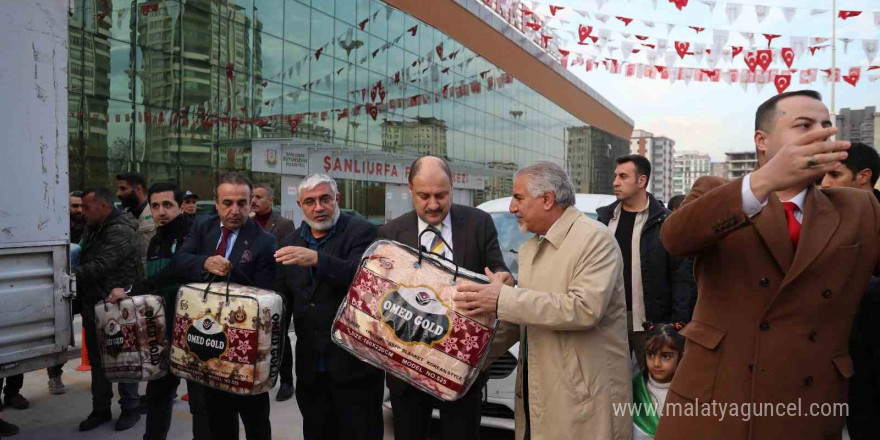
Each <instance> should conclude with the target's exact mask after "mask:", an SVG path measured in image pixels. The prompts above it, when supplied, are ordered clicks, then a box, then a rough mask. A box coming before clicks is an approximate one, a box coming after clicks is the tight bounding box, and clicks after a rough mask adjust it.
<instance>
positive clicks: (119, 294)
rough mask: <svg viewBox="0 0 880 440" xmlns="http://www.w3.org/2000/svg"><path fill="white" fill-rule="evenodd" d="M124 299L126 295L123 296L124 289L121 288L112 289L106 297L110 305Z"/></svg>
mask: <svg viewBox="0 0 880 440" xmlns="http://www.w3.org/2000/svg"><path fill="white" fill-rule="evenodd" d="M126 297H128V295H126V294H125V289H123V288H122V287H114V288H113V289H112V290H110V295H107V301H108V302H109V303H111V304H116V303H118V302H119V301H121V300H122V299H123V298H126Z"/></svg>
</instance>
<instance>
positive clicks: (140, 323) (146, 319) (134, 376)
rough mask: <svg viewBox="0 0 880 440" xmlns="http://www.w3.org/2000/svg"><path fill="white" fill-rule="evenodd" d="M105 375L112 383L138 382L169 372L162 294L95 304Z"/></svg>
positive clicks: (96, 323)
mask: <svg viewBox="0 0 880 440" xmlns="http://www.w3.org/2000/svg"><path fill="white" fill-rule="evenodd" d="M95 321H96V322H95V325H96V327H95V328H96V329H97V332H96V333H97V335H98V342H99V344H98V345H99V347H100V350H101V362H102V364H103V367H104V375H105V376H107V380H110V381H112V382H141V381H148V380H153V379H157V378H159V377H162V376H164V375H165V374H167V373H168V342H167V341H168V340H167V338H166V337H165V301H164V300H163V299H162V297H161V296H156V295H142V296H135V297H130V298H123V299H122V300H121V301H119V302H118V303H116V304H111V303H108V302H100V303H98V304H97V305H96V306H95Z"/></svg>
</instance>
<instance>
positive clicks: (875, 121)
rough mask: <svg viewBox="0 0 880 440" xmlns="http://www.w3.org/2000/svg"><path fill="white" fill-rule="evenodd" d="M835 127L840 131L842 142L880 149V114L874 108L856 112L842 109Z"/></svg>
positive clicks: (838, 136) (839, 135)
mask: <svg viewBox="0 0 880 440" xmlns="http://www.w3.org/2000/svg"><path fill="white" fill-rule="evenodd" d="M835 126H836V127H837V128H838V129H840V133H839V134H838V135H837V138H838V139H840V140H845V141H850V142H862V143H864V144H867V145H870V146H872V147H874V148H880V113H878V112H877V108H876V107H874V106H870V107H865V108H863V109H855V110H853V109H848V108H842V109H840V111H839V112H838V113H837V116H836V124H835Z"/></svg>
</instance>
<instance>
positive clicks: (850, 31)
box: [536, 0, 880, 161]
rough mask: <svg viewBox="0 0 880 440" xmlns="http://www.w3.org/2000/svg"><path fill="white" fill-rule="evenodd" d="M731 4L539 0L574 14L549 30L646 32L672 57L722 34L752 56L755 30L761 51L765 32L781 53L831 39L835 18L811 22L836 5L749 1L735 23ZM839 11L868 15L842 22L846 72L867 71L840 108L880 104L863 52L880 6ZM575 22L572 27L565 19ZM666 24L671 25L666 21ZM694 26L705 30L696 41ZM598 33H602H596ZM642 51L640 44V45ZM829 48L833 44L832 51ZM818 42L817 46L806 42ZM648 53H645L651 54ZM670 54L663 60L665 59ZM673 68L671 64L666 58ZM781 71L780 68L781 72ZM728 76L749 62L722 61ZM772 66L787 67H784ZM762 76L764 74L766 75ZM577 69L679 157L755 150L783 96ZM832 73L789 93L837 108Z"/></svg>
mask: <svg viewBox="0 0 880 440" xmlns="http://www.w3.org/2000/svg"><path fill="white" fill-rule="evenodd" d="M726 3H728V2H726V1H723V0H718V1H717V5H716V7H715V10H714V12H710V10H709V7H708V6H707V5H705V4H704V3H703V2H702V1H701V0H689V1H688V5H687V6H685V7H684V8H683V10H682V11H678V10H677V9H676V8H675V6H674V5H673V4H671V3H669V0H657V7H656V9H655V8H654V6H653V3H652V0H607V1H606V2H605V4H604V6H603V7H602V8H601V9H597V3H596V1H595V0H540V1H538V2H537V6H536V8H537V10H538V11H539V12H540V13H542V15H548V14H549V8H548V6H547V5H549V4H554V5H558V6H566V7H567V8H566V9H565V10H563V11H560V12H558V13H557V16H558V18H557V19H554V20H551V21H550V22H549V23H548V24H549V25H550V26H553V27H558V28H561V29H565V30H568V31H573V32H575V33H577V27H578V24H584V25H590V26H593V27H594V29H599V28H605V29H610V30H612V39H613V41H612V42H610V43H609V46H618V47H619V45H620V42H621V40H622V37H621V35H620V34H619V33H618V32H627V33H632V34H634V35H646V36H650V37H651V39H650V40H648V42H650V43H653V42H655V41H656V38H665V39H668V40H669V48H670V49H669V50H671V51H674V48H673V44H674V41H676V40H680V41H688V42H691V43H692V44H693V43H705V44H706V46H707V47H711V45H712V38H713V33H712V30H713V29H723V30H729V31H730V37H729V40H728V43H727V46H726V47H730V46H731V45H737V46H745V47H746V49H745V52H747V51H748V50H749V49H748V47H749V42H748V40H747V39H746V38H745V37H743V36H742V35H740V33H739V32H754V33H755V34H756V35H755V49H756V50H757V49H763V48H766V47H767V40H766V39H765V38H764V37H763V36H762V35H761V34H764V33H768V34H781V35H782V37H780V38H777V39H775V40H773V44H772V47H774V48H781V47H786V46H790V39H789V37H790V36H803V37H831V22H832V14H831V12H830V11H829V12H826V13H824V14H819V15H811V10H810V9H811V8H817V9H820V8H821V9H831V0H741V1H738V2H734V3H740V4H742V12H741V13H740V16H739V18H738V19H737V20H736V21H734V22H733V23H732V24H731V23H729V22H728V19H727V15H726V13H725V6H726ZM756 4H763V5H768V6H771V10H770V13H769V15H768V16H767V17H766V18H765V19H764V20H763V22H761V23H759V22H758V19H757V16H756V12H755V5H756ZM837 4H838V9H843V10H862V11H864V12H863V13H862V15H861V16H858V17H854V18H850V19H848V20H845V21H844V20H840V19H839V18H837V19H836V21H837V37H838V39H839V38H853V39H857V40H855V41H853V42H851V43H850V44H849V47H848V48H847V50H846V53H844V48H843V43H842V42H841V41H840V40H838V42H837V44H838V50H837V66H838V68H840V69H841V75H846V74H847V72H848V70H849V68H850V67H853V66H862V67H863V70H862V75H861V79H860V81H859V83H858V84H857V86H855V87H853V86H851V85H849V84H847V83H845V82H843V81H841V82H839V83H837V86H836V91H837V92H836V108H837V109H840V108H845V107H848V108H863V107H865V106H871V105H874V106H878V107H880V80H877V81H874V82H872V81H870V77H872V76H873V77H880V70H875V71H872V72H867V71H866V69H865V68H864V67H866V66H868V65H869V62H868V59H867V57H866V56H865V52H864V50H863V47H862V41H861V40H862V39H866V38H867V39H877V38H880V27H878V26H875V24H874V12H875V11H880V1H870V0H839V1H838V2H837ZM782 7H797V8H798V10H797V12H796V14H795V16H794V18H793V19H792V21H791V23H789V22H788V21H786V19H785V17H784V15H783V10H782ZM574 9H580V10H584V11H588V12H589V13H590V18H589V19H588V18H583V17H581V16H580V15H579V14H577V13H576V12H575V11H574ZM596 13H599V14H605V15H608V16H610V17H611V18H610V19H609V20H608V21H607V22H606V23H605V24H603V23H601V22H600V21H599V20H597V19H596V17H595V14H596ZM615 16H623V17H628V18H633V19H635V20H634V21H633V22H632V23H630V24H629V25H628V26H624V24H623V22H621V21H619V20H617V19H615V18H614V17H615ZM560 19H561V20H567V21H569V23H568V24H564V23H562V22H560V21H559V20H560ZM644 20H649V21H653V22H655V27H654V28H650V27H647V26H646V25H645V24H644ZM661 23H664V24H661ZM665 23H673V24H676V25H677V26H676V27H675V28H674V29H673V30H672V31H671V33H669V34H667V26H666V25H665ZM687 26H698V27H704V28H706V30H705V31H703V32H700V33H699V34H697V33H696V32H695V31H694V30H693V29H690V28H688V27H687ZM596 32H597V31H596V30H594V32H593V35H595V34H596ZM563 37H564V38H565V39H567V40H569V43H568V44H563V45H561V46H562V47H566V48H569V47H570V48H573V49H574V50H575V51H581V50H583V46H578V45H577V44H576V43H577V41H576V40H571V35H565V34H564V33H563ZM631 41H633V42H635V43H636V48H639V44H638V43H640V42H639V41H637V40H635V39H634V38H633V39H632V40H631ZM829 43H830V41H829V42H827V43H825V44H829ZM807 44H808V45H809V44H811V43H810V42H808V43H807ZM642 49H645V48H642ZM645 52H646V51H645V50H642V52H641V53H638V54H633V55H632V56H631V57H630V58H629V62H635V63H647V59H646V54H645ZM604 57H613V58H620V51H619V50H618V51H616V52H615V53H614V55H613V56H612V55H609V54H608V52H607V51H605V52H603V54H602V56H601V57H599V59H600V60H601V59H602V58H604ZM662 59H663V57H660V60H662ZM656 63H657V64H661V65H662V64H664V61H657V62H656ZM873 65H880V55H878V57H877V58H875V59H874V61H873ZM780 66H781V67H780ZM675 67H702V68H707V69H708V68H709V65H708V63H707V60H706V59H705V58H704V59H703V60H702V61H701V62H699V63H698V62H697V60H696V59H694V58H693V57H690V56H689V57H686V59H684V60H681V59H678V60H677V61H676V63H675ZM716 67H717V68H720V69H723V70H726V69H729V68H737V69H742V68H745V67H746V64H745V63H744V60H743V55H742V54H741V55H739V56H737V57H736V58H735V59H734V61H733V62H732V63H730V62H728V60H726V59H722V61H720V62H719V63H718V65H717V66H716ZM792 67H793V68H796V69H802V68H813V67H815V68H819V69H824V68H830V67H831V50H830V48H828V49H825V50H819V51H817V52H816V54H815V55H814V56H811V55H810V52H809V50H807V51H805V52H804V54H803V55H801V57H799V58H796V59H795V61H794V64H793V65H792ZM771 68H785V65H784V64H782V63H779V64H776V63H774V65H773V66H772V67H771ZM758 69H759V70H760V68H758ZM571 70H572V71H573V72H574V73H575V74H576V75H577V76H579V77H580V78H582V79H583V80H584V81H585V82H586V83H587V84H589V85H590V86H591V87H593V88H594V89H596V90H597V91H599V92H600V93H601V94H602V95H603V96H605V97H606V98H607V99H609V100H610V101H611V102H612V103H614V104H615V105H616V106H617V107H618V108H620V109H621V110H623V111H624V112H625V113H626V114H627V115H629V116H630V117H631V118H633V119H634V120H635V127H636V128H637V129H644V130H647V131H650V132H652V133H654V134H655V135H664V136H667V137H670V138H672V139H673V140H675V142H676V146H675V149H676V151H684V150H698V151H702V152H705V153H709V154H710V155H711V156H712V158H713V160H716V161H719V160H723V158H724V152H726V151H735V150H744V149H751V148H753V147H754V143H753V141H752V134H753V127H754V111H755V109H756V108H757V106H758V105H759V104H760V103H761V102H763V101H764V100H766V99H768V98H770V97H771V96H773V95H774V94H776V93H777V92H776V88H775V87H774V86H773V84H767V85H766V86H765V87H764V89H763V90H762V91H761V92H760V93H759V92H758V91H757V89H756V88H755V85H754V84H750V85H749V87H748V91H745V92H744V91H743V89H742V87H741V86H740V85H739V84H730V85H728V84H727V83H725V82H723V81H722V82H719V83H709V82H707V83H699V82H696V81H691V82H690V84H685V83H684V82H683V81H676V82H675V83H674V84H670V82H669V81H668V80H661V79H638V78H634V77H633V78H626V77H625V76H624V75H623V74H620V75H612V74H610V73H608V72H607V71H605V69H604V68H601V67H600V68H599V69H598V70H594V71H592V72H586V71H585V69H584V66H576V67H572V68H571ZM823 76H824V74H822V73H821V72H819V73H818V76H817V80H816V82H815V83H813V84H812V85H801V84H799V77H800V75H799V74H796V75H794V77H793V78H792V85H791V87H790V88H789V89H788V90H798V89H803V88H812V89H815V90H818V91H819V92H821V93H822V94H823V97H824V101H825V104H826V105H828V106H829V107H830V105H831V99H830V95H831V85H830V84H825V83H824V81H823V80H822V77H823Z"/></svg>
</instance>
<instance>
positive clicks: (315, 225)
mask: <svg viewBox="0 0 880 440" xmlns="http://www.w3.org/2000/svg"><path fill="white" fill-rule="evenodd" d="M341 212H342V211H340V210H339V207H338V206H337V207H336V210H335V211H333V215H332V216H330V219H329V220H325V221H323V222H316V221H314V220H312V219H310V218H308V217H304V218H303V220H305V222H306V224H307V225H309V227H310V228H312V229H314V230H316V231H327V230H329V229H330V228H332V227H333V226H334V225H336V221H337V220H339V214H340V213H341Z"/></svg>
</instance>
